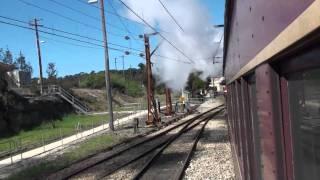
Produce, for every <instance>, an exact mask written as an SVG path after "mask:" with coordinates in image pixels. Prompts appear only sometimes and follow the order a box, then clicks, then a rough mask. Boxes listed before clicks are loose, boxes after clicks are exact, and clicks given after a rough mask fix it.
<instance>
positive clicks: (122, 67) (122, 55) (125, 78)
mask: <svg viewBox="0 0 320 180" xmlns="http://www.w3.org/2000/svg"><path fill="white" fill-rule="evenodd" d="M121 57H122V76H123V78H124V79H126V76H125V75H124V56H123V55H122V56H121Z"/></svg>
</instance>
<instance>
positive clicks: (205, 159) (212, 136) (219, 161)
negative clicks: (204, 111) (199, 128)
mask: <svg viewBox="0 0 320 180" xmlns="http://www.w3.org/2000/svg"><path fill="white" fill-rule="evenodd" d="M184 179H187V180H198V179H214V180H216V179H219V180H220V179H223V180H233V179H235V175H234V169H233V162H232V155H231V147H230V143H229V139H228V130H227V125H226V121H225V120H224V117H223V116H218V117H216V118H215V119H212V120H210V121H209V123H208V124H207V126H206V128H205V131H204V133H203V135H202V138H201V139H200V141H199V142H198V145H197V149H196V151H195V153H194V155H193V157H192V160H191V162H190V165H189V167H188V168H187V170H186V172H185V177H184Z"/></svg>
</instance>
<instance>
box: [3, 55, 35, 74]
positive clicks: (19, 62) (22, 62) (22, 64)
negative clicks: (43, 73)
mask: <svg viewBox="0 0 320 180" xmlns="http://www.w3.org/2000/svg"><path fill="white" fill-rule="evenodd" d="M8 64H9V63H8ZM14 65H15V66H16V68H17V69H18V70H20V71H24V72H30V73H32V71H33V69H32V66H31V64H30V62H27V61H26V58H25V56H24V55H23V54H22V52H21V51H20V53H19V57H18V58H17V59H16V60H15V62H14Z"/></svg>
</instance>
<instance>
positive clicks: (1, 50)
mask: <svg viewBox="0 0 320 180" xmlns="http://www.w3.org/2000/svg"><path fill="white" fill-rule="evenodd" d="M3 55H4V53H3V49H2V48H0V61H2V62H3Z"/></svg>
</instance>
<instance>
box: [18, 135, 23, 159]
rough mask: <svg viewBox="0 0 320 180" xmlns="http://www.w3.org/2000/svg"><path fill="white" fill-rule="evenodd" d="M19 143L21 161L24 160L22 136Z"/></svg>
mask: <svg viewBox="0 0 320 180" xmlns="http://www.w3.org/2000/svg"><path fill="white" fill-rule="evenodd" d="M19 145H20V159H21V161H22V153H23V152H22V140H21V138H20V143H19Z"/></svg>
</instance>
